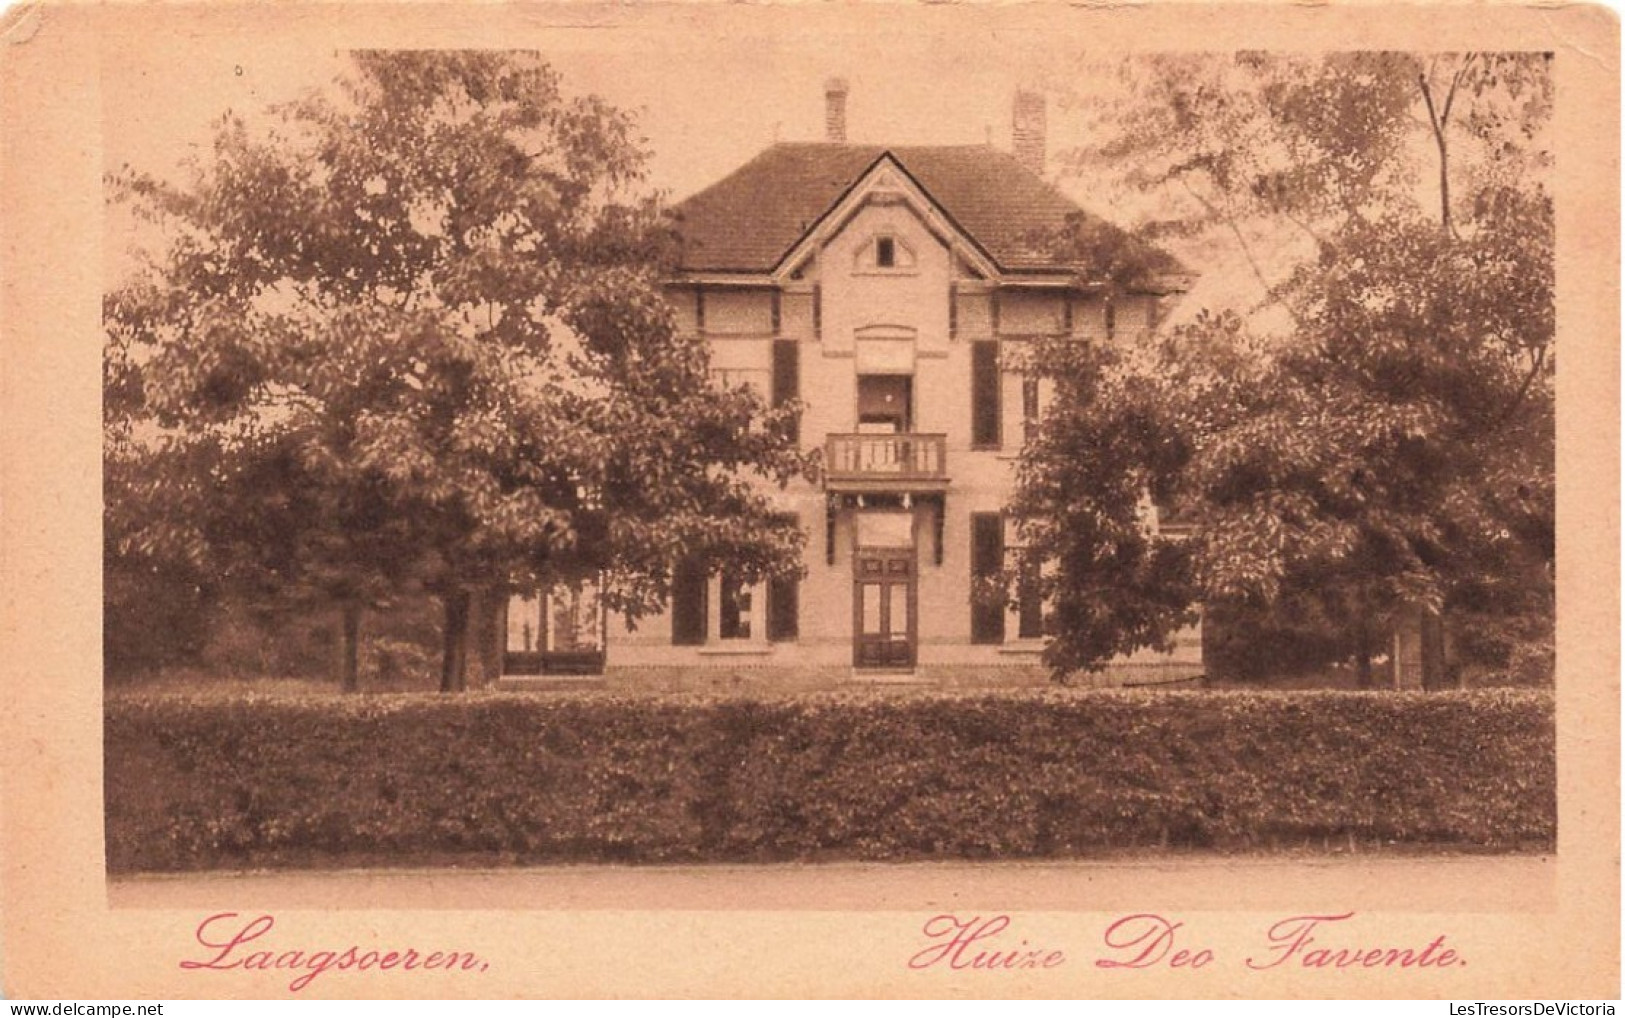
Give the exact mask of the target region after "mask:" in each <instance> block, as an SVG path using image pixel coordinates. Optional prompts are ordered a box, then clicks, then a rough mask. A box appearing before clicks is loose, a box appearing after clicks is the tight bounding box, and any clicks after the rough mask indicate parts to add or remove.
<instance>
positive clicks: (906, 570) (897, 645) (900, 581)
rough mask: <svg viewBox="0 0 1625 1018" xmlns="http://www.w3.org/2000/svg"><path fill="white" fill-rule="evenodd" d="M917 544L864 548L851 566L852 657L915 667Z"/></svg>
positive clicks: (873, 664)
mask: <svg viewBox="0 0 1625 1018" xmlns="http://www.w3.org/2000/svg"><path fill="white" fill-rule="evenodd" d="M914 580H915V577H914V549H913V548H860V549H858V552H857V555H856V556H855V559H854V562H853V570H852V633H853V648H852V663H853V665H855V666H856V667H858V668H912V667H914V651H915V644H916V638H915V632H916V624H917V621H916V614H917V613H916V608H915V583H914Z"/></svg>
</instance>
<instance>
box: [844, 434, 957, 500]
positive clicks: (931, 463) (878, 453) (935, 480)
mask: <svg viewBox="0 0 1625 1018" xmlns="http://www.w3.org/2000/svg"><path fill="white" fill-rule="evenodd" d="M824 479H825V482H826V483H827V484H830V485H833V486H837V487H838V486H841V485H842V484H849V485H850V484H854V483H856V484H861V485H862V486H864V487H872V486H874V485H875V483H877V482H878V483H880V484H882V485H884V484H886V483H890V482H909V484H910V485H911V486H914V485H917V484H918V483H919V482H927V483H931V484H941V483H945V482H946V481H947V480H948V465H947V436H946V435H915V434H898V435H830V436H829V439H828V441H827V442H826V443H825V446H824Z"/></svg>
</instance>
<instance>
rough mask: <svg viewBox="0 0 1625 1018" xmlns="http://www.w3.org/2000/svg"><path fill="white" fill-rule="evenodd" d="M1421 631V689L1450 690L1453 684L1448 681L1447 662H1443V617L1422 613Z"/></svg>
mask: <svg viewBox="0 0 1625 1018" xmlns="http://www.w3.org/2000/svg"><path fill="white" fill-rule="evenodd" d="M1421 630H1422V631H1421V643H1422V688H1423V689H1429V690H1433V689H1449V688H1452V687H1453V686H1454V685H1455V684H1454V683H1453V682H1451V681H1450V676H1449V670H1450V669H1449V662H1448V661H1446V660H1445V647H1444V616H1442V615H1435V614H1433V613H1432V612H1425V613H1423V615H1422V625H1421Z"/></svg>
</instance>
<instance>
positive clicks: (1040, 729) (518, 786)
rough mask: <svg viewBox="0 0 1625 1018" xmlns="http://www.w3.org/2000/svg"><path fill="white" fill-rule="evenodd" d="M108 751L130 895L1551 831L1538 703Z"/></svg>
mask: <svg viewBox="0 0 1625 1018" xmlns="http://www.w3.org/2000/svg"><path fill="white" fill-rule="evenodd" d="M105 732H106V756H107V762H108V766H107V776H108V778H107V843H108V863H109V867H110V868H111V869H113V870H116V871H129V870H169V869H195V868H208V867H233V868H237V867H254V866H275V865H355V864H362V863H366V862H368V861H371V860H374V859H388V860H389V861H390V862H391V863H394V864H400V863H401V862H404V861H411V860H422V861H441V862H443V861H445V860H446V859H448V858H463V857H472V858H475V859H478V860H479V861H481V862H483V863H487V864H488V863H494V862H520V863H523V862H542V861H561V860H582V861H645V862H653V861H662V860H702V861H723V860H770V859H792V858H794V859H828V858H861V859H925V858H967V857H968V858H982V857H1068V856H1079V855H1089V854H1095V853H1100V852H1103V851H1109V850H1111V849H1117V848H1129V847H1134V846H1154V845H1166V846H1170V847H1198V846H1199V847H1220V848H1237V849H1246V848H1260V847H1272V846H1273V847H1299V846H1301V845H1303V844H1304V843H1305V842H1306V841H1307V842H1311V843H1313V844H1316V845H1317V846H1320V845H1322V844H1323V843H1324V842H1323V841H1322V839H1336V840H1337V843H1338V844H1339V845H1341V844H1345V843H1349V844H1352V843H1357V842H1365V843H1372V842H1379V841H1380V842H1384V843H1387V842H1400V843H1420V844H1429V845H1459V846H1463V847H1472V848H1480V849H1505V848H1515V847H1528V846H1531V845H1541V846H1549V845H1550V844H1551V843H1552V839H1553V835H1554V830H1555V823H1556V803H1555V754H1554V744H1553V743H1554V724H1553V703H1552V699H1551V697H1550V695H1549V694H1544V693H1533V694H1531V693H1510V692H1505V691H1497V692H1493V693H1461V694H1447V695H1439V696H1426V697H1423V696H1414V695H1394V696H1380V697H1379V696H1371V695H1368V694H1356V693H1310V694H1286V695H1281V694H1263V693H1239V694H1161V695H1135V694H1125V693H1082V694H1080V693H1074V692H1069V691H1059V690H1050V691H1044V690H1040V691H1036V692H1028V693H1022V694H1014V693H1006V694H1002V695H989V694H966V695H946V694H940V695H932V696H909V697H896V698H884V697H875V696H864V695H851V694H847V695H833V696H832V695H816V696H801V697H789V698H780V699H774V700H745V699H707V698H700V697H694V696H683V697H653V696H649V697H640V698H636V699H627V698H617V697H607V696H606V697H591V696H585V697H545V698H544V697H534V696H523V695H502V694H476V695H473V696H471V697H469V698H466V699H459V700H456V701H446V700H444V699H439V698H432V697H414V696H387V697H365V698H336V697H333V696H308V697H258V698H244V699H225V698H221V697H210V698H205V699H193V698H187V697H175V696H149V697H137V696H118V697H112V698H110V699H109V700H108V703H107V708H106V728H105ZM379 746H388V747H390V752H389V753H388V754H380V753H379V752H378V747H379ZM924 746H928V747H931V751H930V752H921V747H924ZM1418 775H1421V776H1423V780H1418ZM318 789H319V790H321V792H320V794H316V792H315V790H318Z"/></svg>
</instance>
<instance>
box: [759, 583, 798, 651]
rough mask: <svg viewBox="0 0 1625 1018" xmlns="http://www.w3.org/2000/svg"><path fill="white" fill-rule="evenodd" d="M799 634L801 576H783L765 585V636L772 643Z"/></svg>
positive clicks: (789, 638) (790, 638) (792, 637)
mask: <svg viewBox="0 0 1625 1018" xmlns="http://www.w3.org/2000/svg"><path fill="white" fill-rule="evenodd" d="M800 635H801V578H800V577H798V576H784V577H779V578H777V579H774V580H772V581H770V582H769V583H768V585H767V638H768V639H769V640H771V641H773V642H774V643H778V642H780V641H786V640H794V639H796V637H798V636H800Z"/></svg>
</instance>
